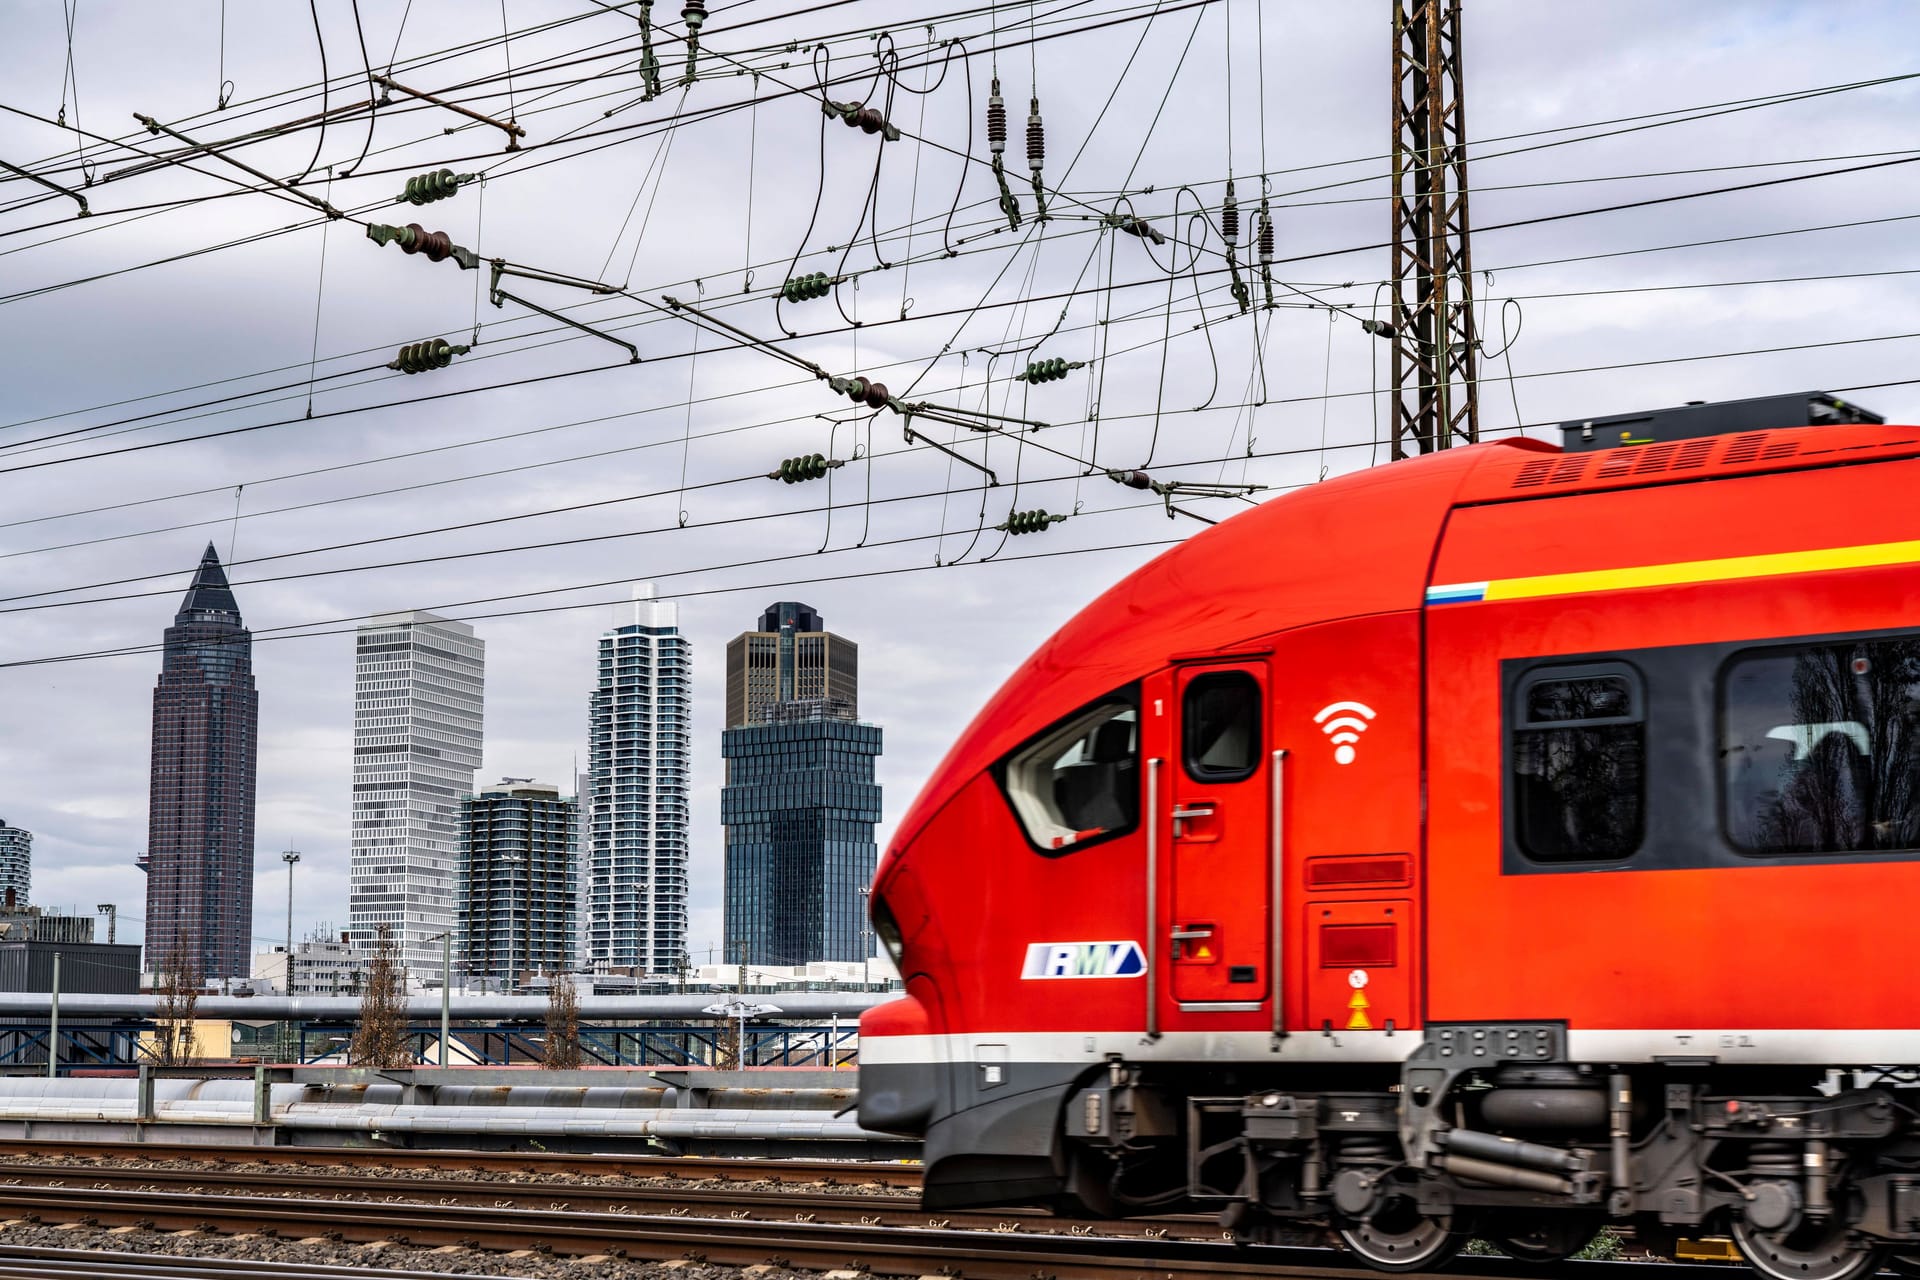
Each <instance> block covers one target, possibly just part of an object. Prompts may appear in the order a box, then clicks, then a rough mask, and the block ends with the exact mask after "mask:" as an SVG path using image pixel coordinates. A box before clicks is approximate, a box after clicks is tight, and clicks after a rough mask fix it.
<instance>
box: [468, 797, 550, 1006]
mask: <svg viewBox="0 0 1920 1280" xmlns="http://www.w3.org/2000/svg"><path fill="white" fill-rule="evenodd" d="M460 819H461V820H460V867H459V875H458V884H459V905H458V917H459V920H458V930H457V932H456V934H455V939H456V940H455V942H454V948H453V955H454V964H455V965H457V966H459V967H460V968H462V969H464V970H466V971H467V972H468V973H474V974H498V975H501V976H502V977H505V978H508V979H510V980H513V981H516V982H519V983H524V982H525V981H526V980H527V979H528V978H530V977H532V976H533V975H535V974H542V973H549V972H552V971H553V970H555V969H562V970H571V969H572V968H573V964H574V938H575V920H574V894H575V891H576V890H577V889H578V887H579V876H578V872H577V870H576V867H577V855H578V852H579V840H578V834H579V813H578V810H577V807H576V806H575V804H574V801H573V799H572V798H571V797H563V796H562V795H561V794H560V789H559V788H558V787H554V786H551V785H549V784H547V783H544V782H534V781H532V780H531V779H528V778H507V779H504V780H502V781H501V782H500V783H498V784H497V785H495V786H491V787H486V788H483V789H482V790H481V791H480V793H479V794H477V795H471V796H467V797H465V798H463V799H462V800H461V802H460Z"/></svg>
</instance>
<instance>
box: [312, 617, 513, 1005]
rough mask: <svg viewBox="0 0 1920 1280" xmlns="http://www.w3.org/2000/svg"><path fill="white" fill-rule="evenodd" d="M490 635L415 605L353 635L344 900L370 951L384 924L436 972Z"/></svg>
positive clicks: (413, 961) (408, 956)
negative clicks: (350, 777)
mask: <svg viewBox="0 0 1920 1280" xmlns="http://www.w3.org/2000/svg"><path fill="white" fill-rule="evenodd" d="M485 677H486V643H485V642H484V641H482V640H479V639H477V638H476V637H475V636H474V634H473V628H472V627H469V626H468V625H466V624H465V623H464V622H449V621H447V620H446V619H444V618H440V617H436V616H435V615H433V614H431V613H422V612H418V611H416V612H411V613H397V614H390V615H388V616H386V617H382V618H376V619H374V620H373V621H372V622H369V623H367V624H366V625H365V626H363V627H361V628H360V629H359V631H358V633H357V634H356V635H355V638H354V696H353V819H352V821H353V831H352V862H351V866H350V869H349V874H348V889H347V894H348V898H347V909H348V925H349V931H350V933H351V936H352V939H353V941H354V942H355V943H357V944H358V945H360V946H361V947H364V948H368V949H371V948H372V946H373V945H374V943H375V941H376V940H377V935H378V931H379V928H380V926H381V925H386V926H388V928H389V930H390V931H391V936H392V938H393V941H394V943H395V944H396V946H397V947H398V948H399V952H400V957H401V960H402V961H403V962H404V963H405V964H406V965H407V967H408V968H409V969H410V970H412V971H413V972H414V973H415V974H425V973H438V972H439V965H440V954H441V945H440V941H439V938H438V935H439V934H441V933H444V932H446V931H448V930H450V929H452V928H453V927H454V924H455V920H454V916H455V903H454V888H455V886H454V879H455V869H456V867H455V864H456V863H457V861H458V859H459V856H460V798H461V797H462V796H465V795H468V794H470V793H471V792H472V791H473V771H474V770H475V769H477V768H479V767H480V743H481V727H482V712H483V707H484V693H485Z"/></svg>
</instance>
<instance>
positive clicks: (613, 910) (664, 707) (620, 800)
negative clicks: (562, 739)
mask: <svg viewBox="0 0 1920 1280" xmlns="http://www.w3.org/2000/svg"><path fill="white" fill-rule="evenodd" d="M652 595H653V589H652V588H651V587H649V586H645V585H640V586H636V587H635V588H634V597H635V598H634V599H633V600H632V601H631V602H629V603H627V604H623V605H618V606H616V607H615V609H614V625H613V629H612V630H611V631H608V632H606V633H605V634H604V635H602V636H601V637H600V654H599V681H598V683H597V685H596V686H595V688H594V691H593V697H592V699H591V701H590V704H589V709H588V730H589V738H590V742H591V746H590V750H589V754H588V762H587V765H588V772H589V775H590V777H591V782H590V784H589V785H590V786H591V788H592V790H591V793H590V795H589V796H588V797H587V800H586V803H587V805H588V815H587V841H588V847H587V857H586V862H587V891H586V898H587V927H586V941H587V959H588V961H589V963H591V965H592V966H593V968H594V969H596V970H598V971H601V972H607V971H611V970H616V969H620V970H631V971H633V972H634V973H635V975H636V976H641V977H645V976H648V975H653V976H667V975H672V974H678V973H680V972H681V971H682V969H683V967H684V965H685V962H686V960H687V764H688V755H689V753H690V751H691V747H692V738H691V734H692V729H691V727H690V720H691V717H692V714H693V688H692V676H691V669H692V650H691V646H689V645H688V643H687V640H686V637H685V636H682V635H681V634H680V615H679V610H678V607H677V606H676V605H674V604H673V603H672V602H671V601H667V600H655V599H653V598H652Z"/></svg>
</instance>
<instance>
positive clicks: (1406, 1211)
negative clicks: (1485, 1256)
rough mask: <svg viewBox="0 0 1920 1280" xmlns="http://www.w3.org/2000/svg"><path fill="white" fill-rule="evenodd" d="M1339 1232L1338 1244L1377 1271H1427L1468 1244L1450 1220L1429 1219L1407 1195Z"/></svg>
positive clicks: (1394, 1198)
mask: <svg viewBox="0 0 1920 1280" xmlns="http://www.w3.org/2000/svg"><path fill="white" fill-rule="evenodd" d="M1339 1232H1340V1240H1341V1242H1342V1243H1343V1244H1345V1245H1346V1246H1347V1248H1349V1249H1351V1250H1353V1252H1354V1253H1355V1254H1357V1255H1359V1257H1360V1260H1361V1261H1363V1262H1365V1263H1366V1264H1367V1265H1368V1266H1370V1267H1372V1268H1373V1269H1374V1270H1376V1271H1430V1270H1433V1269H1434V1268H1436V1267H1440V1266H1443V1265H1445V1263H1446V1262H1447V1260H1448V1259H1449V1258H1451V1257H1453V1255H1454V1254H1456V1253H1458V1252H1460V1247H1461V1246H1462V1245H1464V1244H1465V1243H1466V1242H1467V1237H1466V1234H1465V1233H1464V1232H1458V1231H1455V1230H1454V1229H1453V1224H1452V1223H1451V1222H1450V1221H1449V1220H1447V1219H1444V1218H1431V1217H1428V1216H1427V1215H1426V1214H1423V1213H1421V1212H1420V1208H1419V1206H1418V1205H1417V1204H1415V1203H1414V1201H1413V1200H1412V1199H1411V1198H1409V1197H1406V1196H1394V1197H1392V1198H1391V1199H1389V1200H1387V1201H1386V1203H1384V1204H1382V1205H1381V1206H1380V1207H1379V1208H1378V1209H1377V1210H1375V1211H1374V1212H1373V1214H1372V1215H1371V1216H1369V1217H1367V1218H1365V1219H1362V1220H1360V1221H1356V1222H1352V1223H1349V1224H1347V1225H1345V1226H1342V1227H1341V1228H1340V1229H1339Z"/></svg>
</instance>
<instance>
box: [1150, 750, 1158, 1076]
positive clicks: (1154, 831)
mask: <svg viewBox="0 0 1920 1280" xmlns="http://www.w3.org/2000/svg"><path fill="white" fill-rule="evenodd" d="M1159 921H1160V761H1159V759H1158V758H1155V759H1152V760H1148V761H1147V1039H1149V1040H1158V1039H1159V1038H1160V923H1159Z"/></svg>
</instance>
